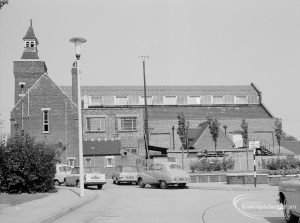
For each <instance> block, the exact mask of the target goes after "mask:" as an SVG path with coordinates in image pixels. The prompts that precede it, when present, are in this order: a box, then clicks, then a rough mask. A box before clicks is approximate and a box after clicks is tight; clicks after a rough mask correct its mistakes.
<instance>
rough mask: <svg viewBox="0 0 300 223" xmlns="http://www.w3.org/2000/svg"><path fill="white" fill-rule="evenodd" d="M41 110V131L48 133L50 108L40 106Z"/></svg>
mask: <svg viewBox="0 0 300 223" xmlns="http://www.w3.org/2000/svg"><path fill="white" fill-rule="evenodd" d="M42 112H43V133H49V118H50V117H49V113H50V108H42Z"/></svg>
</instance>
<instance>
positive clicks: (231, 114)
mask: <svg viewBox="0 0 300 223" xmlns="http://www.w3.org/2000/svg"><path fill="white" fill-rule="evenodd" d="M148 111H149V119H150V120H173V119H176V117H177V116H178V114H179V113H182V112H183V113H184V116H185V118H186V119H188V120H190V119H205V120H206V118H207V115H209V114H211V115H215V116H216V117H217V118H219V119H228V118H234V119H236V118H239V119H243V118H247V119H251V118H257V119H258V118H273V116H272V115H271V114H270V113H269V112H268V110H267V109H266V108H265V107H264V106H263V105H261V104H259V105H206V106H205V105H203V106H155V107H154V106H153V107H152V106H149V107H148Z"/></svg>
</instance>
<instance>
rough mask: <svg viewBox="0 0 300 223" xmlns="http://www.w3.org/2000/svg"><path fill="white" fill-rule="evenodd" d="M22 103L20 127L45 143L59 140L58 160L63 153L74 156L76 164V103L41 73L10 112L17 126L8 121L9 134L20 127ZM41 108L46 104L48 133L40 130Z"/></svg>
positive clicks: (41, 125)
mask: <svg viewBox="0 0 300 223" xmlns="http://www.w3.org/2000/svg"><path fill="white" fill-rule="evenodd" d="M22 104H23V117H24V119H23V129H24V130H25V132H28V133H29V134H30V135H31V136H34V137H35V138H36V140H39V141H45V142H48V143H53V144H58V143H61V144H62V145H63V146H66V145H67V146H66V149H65V150H64V151H63V154H62V155H63V156H62V161H63V162H66V156H68V157H75V158H76V163H75V165H78V128H77V126H78V116H77V107H76V106H75V105H74V104H73V103H72V102H71V101H70V100H69V99H68V98H66V96H65V95H64V94H63V93H62V92H61V90H60V89H59V88H58V87H57V86H56V85H55V84H54V82H52V80H51V79H50V78H49V77H48V76H47V75H44V76H43V77H42V78H41V80H40V81H39V82H38V83H37V84H36V85H35V86H34V87H33V89H32V90H31V91H30V93H29V98H28V95H26V96H25V97H24V99H23V103H22V102H20V103H18V104H17V105H16V106H15V107H14V109H13V110H12V112H11V119H16V121H17V123H18V128H15V126H14V125H13V123H14V122H13V121H12V125H11V134H12V135H13V134H14V133H15V132H16V130H17V131H21V129H22V126H21V125H22V124H21V123H22V120H21V117H22ZM42 108H49V109H50V111H49V133H43V112H42V110H41V109H42Z"/></svg>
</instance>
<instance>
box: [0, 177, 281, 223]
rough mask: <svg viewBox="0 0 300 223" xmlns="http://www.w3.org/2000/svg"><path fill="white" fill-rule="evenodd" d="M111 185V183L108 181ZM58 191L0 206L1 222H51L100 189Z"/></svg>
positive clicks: (221, 185)
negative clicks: (82, 192) (16, 203)
mask: <svg viewBox="0 0 300 223" xmlns="http://www.w3.org/2000/svg"><path fill="white" fill-rule="evenodd" d="M109 183H111V182H109ZM188 186H189V189H200V190H225V191H226V190H227V191H262V190H277V186H269V185H263V184H259V185H257V187H254V185H228V184H226V183H225V182H216V183H190V184H189V185H188ZM57 188H58V192H57V193H54V194H50V195H49V196H47V197H45V198H41V199H38V200H33V201H29V202H26V203H22V204H19V205H14V206H3V207H0V219H1V220H0V222H5V223H15V222H20V221H22V222H23V223H47V222H53V221H55V220H57V219H59V218H60V217H63V216H65V215H67V214H69V213H70V212H72V211H74V210H76V209H78V208H80V207H82V206H84V205H86V204H88V203H90V202H92V201H93V200H95V199H97V198H98V196H99V195H100V194H101V190H97V189H85V190H84V197H80V192H79V188H74V187H64V186H60V187H57Z"/></svg>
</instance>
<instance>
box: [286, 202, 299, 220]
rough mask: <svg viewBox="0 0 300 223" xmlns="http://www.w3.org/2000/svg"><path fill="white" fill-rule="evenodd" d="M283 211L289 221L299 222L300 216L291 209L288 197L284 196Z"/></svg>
mask: <svg viewBox="0 0 300 223" xmlns="http://www.w3.org/2000/svg"><path fill="white" fill-rule="evenodd" d="M283 208H284V209H283V213H284V218H285V220H286V221H287V222H288V223H297V222H298V220H299V217H297V216H295V215H294V214H293V213H292V211H291V207H290V205H289V204H288V201H287V199H286V198H284V201H283Z"/></svg>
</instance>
